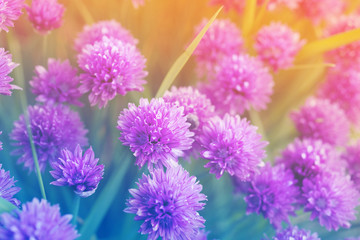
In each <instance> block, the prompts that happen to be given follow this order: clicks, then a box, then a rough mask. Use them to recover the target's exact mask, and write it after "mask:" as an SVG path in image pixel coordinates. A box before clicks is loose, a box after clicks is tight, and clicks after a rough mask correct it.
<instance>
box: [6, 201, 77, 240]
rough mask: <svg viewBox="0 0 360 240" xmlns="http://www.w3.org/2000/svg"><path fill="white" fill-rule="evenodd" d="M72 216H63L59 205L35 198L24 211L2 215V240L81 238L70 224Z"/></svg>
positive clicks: (24, 205)
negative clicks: (52, 204)
mask: <svg viewBox="0 0 360 240" xmlns="http://www.w3.org/2000/svg"><path fill="white" fill-rule="evenodd" d="M71 218H72V216H71V215H64V216H61V214H60V208H59V205H54V206H51V205H50V203H48V202H47V201H46V200H44V199H42V200H41V201H39V200H38V199H36V198H34V199H33V200H32V202H28V203H25V204H23V205H22V210H21V211H20V210H18V209H17V210H15V211H14V212H13V213H12V214H10V213H3V214H2V215H0V238H1V239H37V240H46V239H51V240H73V239H76V238H77V237H79V235H78V233H77V231H76V230H75V229H74V227H73V226H72V225H71V224H70V223H69V222H70V220H71Z"/></svg>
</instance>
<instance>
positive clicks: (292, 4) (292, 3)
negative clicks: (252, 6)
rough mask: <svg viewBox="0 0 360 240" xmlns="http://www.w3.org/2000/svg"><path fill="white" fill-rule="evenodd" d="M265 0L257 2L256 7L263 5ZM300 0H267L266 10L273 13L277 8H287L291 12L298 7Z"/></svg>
mask: <svg viewBox="0 0 360 240" xmlns="http://www.w3.org/2000/svg"><path fill="white" fill-rule="evenodd" d="M265 1H266V0H258V1H257V3H258V5H261V4H264V3H265ZM301 1H302V0H269V1H268V5H267V9H268V10H269V11H273V10H275V9H277V8H279V7H283V6H285V7H287V8H289V9H291V10H294V9H296V8H297V7H298V6H299V3H300V2H301Z"/></svg>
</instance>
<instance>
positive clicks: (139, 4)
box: [132, 0, 145, 8]
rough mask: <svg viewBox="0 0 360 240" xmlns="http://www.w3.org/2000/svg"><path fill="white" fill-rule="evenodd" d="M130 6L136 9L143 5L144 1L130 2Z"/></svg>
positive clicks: (134, 0) (135, 0) (133, 0)
mask: <svg viewBox="0 0 360 240" xmlns="http://www.w3.org/2000/svg"><path fill="white" fill-rule="evenodd" d="M132 4H133V6H134V8H138V7H140V6H143V5H145V0H132Z"/></svg>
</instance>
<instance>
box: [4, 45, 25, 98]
mask: <svg viewBox="0 0 360 240" xmlns="http://www.w3.org/2000/svg"><path fill="white" fill-rule="evenodd" d="M18 65H19V64H17V63H13V62H12V60H11V54H9V53H8V52H6V51H5V49H4V48H0V94H2V95H8V96H10V95H11V91H10V90H13V89H21V88H19V87H18V86H15V85H12V84H10V82H12V81H13V80H14V79H13V78H12V77H10V76H8V75H9V74H10V73H11V71H12V70H13V69H14V68H16V67H17V66H18Z"/></svg>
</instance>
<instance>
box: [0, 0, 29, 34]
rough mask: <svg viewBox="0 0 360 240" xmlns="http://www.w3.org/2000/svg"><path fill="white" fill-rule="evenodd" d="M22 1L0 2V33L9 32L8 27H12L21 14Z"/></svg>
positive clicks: (7, 0) (3, 0)
mask: <svg viewBox="0 0 360 240" xmlns="http://www.w3.org/2000/svg"><path fill="white" fill-rule="evenodd" d="M24 6H25V5H24V0H2V1H1V2H0V32H1V30H4V31H6V32H8V31H9V27H14V21H16V20H17V19H18V18H19V17H20V15H21V14H22V11H21V10H22V8H23V7H24Z"/></svg>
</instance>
